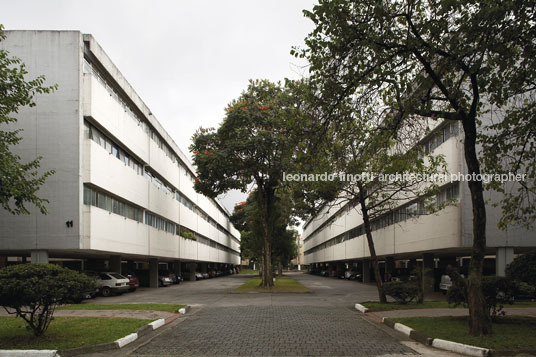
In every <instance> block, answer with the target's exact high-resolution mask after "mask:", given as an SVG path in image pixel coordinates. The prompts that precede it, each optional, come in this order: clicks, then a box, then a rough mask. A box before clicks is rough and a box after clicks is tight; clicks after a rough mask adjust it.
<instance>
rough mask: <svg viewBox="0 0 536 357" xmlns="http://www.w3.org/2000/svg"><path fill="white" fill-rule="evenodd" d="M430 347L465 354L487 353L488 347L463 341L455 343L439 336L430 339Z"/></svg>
mask: <svg viewBox="0 0 536 357" xmlns="http://www.w3.org/2000/svg"><path fill="white" fill-rule="evenodd" d="M432 347H435V348H439V349H441V350H446V351H451V352H456V353H460V354H462V355H466V356H482V357H486V356H488V355H489V349H487V348H481V347H476V346H470V345H464V344H463V343H457V342H452V341H447V340H442V339H440V338H434V340H433V341H432Z"/></svg>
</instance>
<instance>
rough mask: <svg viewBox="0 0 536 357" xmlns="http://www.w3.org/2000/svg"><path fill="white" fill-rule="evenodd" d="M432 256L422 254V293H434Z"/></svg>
mask: <svg viewBox="0 0 536 357" xmlns="http://www.w3.org/2000/svg"><path fill="white" fill-rule="evenodd" d="M434 268H435V262H434V254H433V253H424V254H423V255H422V272H423V274H422V284H423V288H424V293H430V292H433V291H434V283H435V281H434Z"/></svg>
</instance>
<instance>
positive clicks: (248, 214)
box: [231, 190, 297, 275]
mask: <svg viewBox="0 0 536 357" xmlns="http://www.w3.org/2000/svg"><path fill="white" fill-rule="evenodd" d="M282 192H284V191H281V190H278V191H277V192H276V197H277V203H276V204H275V205H274V207H273V212H272V215H271V220H270V222H269V227H270V230H271V232H272V234H271V235H272V251H271V256H272V264H275V263H278V266H279V274H280V275H282V269H281V268H282V266H283V265H287V264H288V262H289V261H290V260H291V259H292V258H294V256H295V255H296V236H297V232H296V231H295V230H292V229H288V227H289V226H292V225H293V223H294V221H293V219H292V218H291V216H290V212H291V207H292V202H291V201H290V196H289V195H288V194H284V193H282ZM255 197H257V193H256V192H255V190H254V191H252V192H251V193H250V195H249V197H248V199H247V201H245V202H240V203H239V204H237V205H236V206H235V209H234V212H233V215H232V216H231V222H232V223H233V225H235V227H236V228H237V229H238V230H239V231H240V235H241V244H240V247H241V251H242V257H243V258H246V257H247V258H249V259H254V260H261V261H262V255H263V246H264V245H263V236H262V224H261V223H260V215H259V209H258V205H257V201H256V200H255Z"/></svg>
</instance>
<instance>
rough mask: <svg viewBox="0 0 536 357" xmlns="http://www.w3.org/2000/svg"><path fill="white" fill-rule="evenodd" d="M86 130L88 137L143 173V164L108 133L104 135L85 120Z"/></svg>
mask: <svg viewBox="0 0 536 357" xmlns="http://www.w3.org/2000/svg"><path fill="white" fill-rule="evenodd" d="M84 131H85V136H86V138H88V139H91V140H93V141H94V142H96V143H97V144H99V145H100V146H102V147H103V148H104V149H105V150H106V151H108V153H109V154H111V155H113V156H114V157H115V158H117V159H119V160H121V161H122V162H123V163H124V164H125V165H127V166H128V167H130V168H131V169H132V170H134V171H135V172H136V173H137V174H138V175H143V165H142V164H140V163H139V162H138V161H137V160H135V159H134V158H132V156H130V155H129V154H127V153H126V152H125V151H124V150H123V149H121V148H120V147H119V146H118V145H117V144H116V143H114V142H113V141H112V140H110V139H109V138H108V137H107V136H106V135H104V134H103V133H102V132H101V131H99V130H98V129H97V128H95V127H94V126H93V125H91V124H89V123H88V122H84Z"/></svg>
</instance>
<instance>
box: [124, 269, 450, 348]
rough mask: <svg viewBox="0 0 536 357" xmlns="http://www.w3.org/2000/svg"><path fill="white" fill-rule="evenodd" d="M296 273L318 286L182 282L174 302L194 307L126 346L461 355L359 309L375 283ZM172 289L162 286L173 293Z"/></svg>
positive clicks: (232, 280) (242, 279)
mask: <svg viewBox="0 0 536 357" xmlns="http://www.w3.org/2000/svg"><path fill="white" fill-rule="evenodd" d="M291 276H292V277H293V278H295V279H296V280H298V281H299V282H301V283H302V284H303V285H305V286H306V287H308V288H309V289H311V290H312V292H311V293H306V294H276V293H272V294H270V293H263V294H233V293H231V292H232V289H233V288H234V287H236V286H239V285H240V284H241V283H243V282H245V281H247V279H248V278H249V277H242V276H232V277H227V278H219V279H211V280H206V281H203V282H199V283H202V284H203V285H199V286H198V287H197V288H198V289H199V290H198V292H197V294H196V293H195V292H192V291H190V292H187V291H184V292H181V293H179V292H178V291H179V290H180V288H179V289H177V292H176V294H180V295H182V296H183V297H184V298H185V299H181V300H180V301H170V302H177V303H188V304H190V305H192V302H193V305H194V309H193V310H192V312H191V313H189V314H187V315H186V316H185V317H184V319H182V321H180V323H179V324H176V325H174V326H173V327H172V328H168V329H166V330H164V331H162V333H161V334H159V335H158V336H156V337H155V338H153V339H152V340H151V341H150V342H149V343H143V344H141V343H140V345H137V346H136V347H134V346H133V347H132V348H131V349H130V350H129V351H128V352H127V351H124V352H127V353H126V354H132V355H136V356H138V355H151V356H154V355H167V356H169V355H173V356H407V355H411V356H416V355H424V356H439V355H441V356H457V354H450V353H446V352H445V353H444V352H440V353H438V351H437V350H435V349H432V348H430V347H427V346H424V345H420V344H418V343H416V342H415V341H412V340H410V339H408V338H407V337H406V336H404V335H402V334H400V333H398V332H396V331H394V330H392V329H390V328H388V327H386V326H385V325H382V324H378V323H376V322H374V321H372V320H371V319H370V318H368V317H366V316H365V315H363V314H361V313H359V312H357V311H356V310H355V308H354V304H355V302H356V301H364V300H374V299H375V297H376V295H377V293H376V288H375V286H370V285H366V284H361V283H357V282H353V281H346V280H340V279H330V278H325V277H318V276H312V275H308V274H292V275H291ZM220 279H222V280H220ZM194 284H195V283H192V284H191V285H185V286H182V288H183V289H184V288H186V287H189V286H192V287H194V286H195V285H194ZM211 285H212V286H211ZM223 285H225V288H221V289H220V288H219V287H221V286H223ZM202 286H205V288H203V289H202V288H201V287H202ZM211 287H212V288H213V289H215V290H216V291H217V293H212V292H211V290H210V288H211ZM162 290H163V289H162ZM162 290H161V289H159V291H158V292H159V293H160V292H161V291H162ZM171 292H172V290H168V291H166V292H162V293H165V294H166V295H168V294H169V295H168V296H170V297H171ZM155 299H156V297H155ZM158 299H162V296H161V297H160V298H158ZM196 301H197V303H195V302H196ZM116 302H117V301H116ZM114 356H115V355H114ZM117 356H123V354H119V353H118V354H117Z"/></svg>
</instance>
